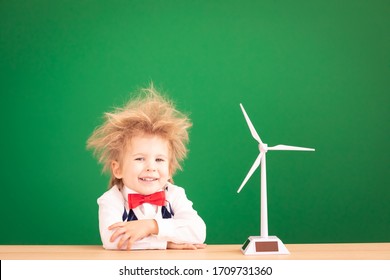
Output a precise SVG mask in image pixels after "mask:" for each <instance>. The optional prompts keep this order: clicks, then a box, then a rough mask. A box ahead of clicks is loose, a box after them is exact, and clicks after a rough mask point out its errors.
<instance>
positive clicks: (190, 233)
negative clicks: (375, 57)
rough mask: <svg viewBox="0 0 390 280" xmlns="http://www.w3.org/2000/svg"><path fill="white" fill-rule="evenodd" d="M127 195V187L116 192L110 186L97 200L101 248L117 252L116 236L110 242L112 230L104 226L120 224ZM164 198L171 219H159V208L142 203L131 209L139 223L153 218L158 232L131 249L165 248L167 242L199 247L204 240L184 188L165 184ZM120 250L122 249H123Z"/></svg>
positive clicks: (203, 233) (202, 223)
mask: <svg viewBox="0 0 390 280" xmlns="http://www.w3.org/2000/svg"><path fill="white" fill-rule="evenodd" d="M128 193H134V191H132V190H130V189H128V188H127V187H123V188H122V190H119V189H118V187H117V186H113V187H112V188H111V189H109V190H108V191H107V192H105V193H104V194H103V195H102V196H101V197H99V198H98V200H97V202H98V205H99V229H100V237H101V239H102V243H103V247H104V248H105V249H118V248H117V243H118V242H119V240H120V237H119V238H117V239H116V240H115V241H114V242H110V238H111V236H112V234H113V233H114V230H109V229H108V227H109V226H111V225H112V224H115V223H117V222H123V221H122V215H123V212H124V209H126V211H127V212H128V211H129V206H128V203H127V195H128ZM165 195H166V200H167V201H168V202H169V203H170V205H171V207H172V210H173V213H174V216H173V217H172V218H170V219H163V218H162V215H161V206H158V207H157V206H154V205H150V204H148V203H144V204H143V205H140V206H138V207H137V208H135V209H133V211H134V213H135V215H136V216H137V218H138V219H139V220H142V219H155V220H156V222H157V225H158V229H159V232H158V234H157V235H150V236H148V237H145V238H143V239H141V240H138V241H136V242H135V243H134V244H133V246H132V247H131V249H132V250H137V249H166V247H167V242H168V241H171V242H174V243H191V244H202V243H203V242H204V241H205V239H206V225H205V223H204V221H203V220H202V218H201V217H199V215H198V213H197V212H196V211H195V210H194V209H193V208H192V202H191V201H190V200H188V198H187V196H186V194H185V191H184V189H183V188H181V187H178V186H175V185H172V184H168V185H167V189H166V191H165ZM168 209H169V207H168ZM122 249H125V246H124V248H122Z"/></svg>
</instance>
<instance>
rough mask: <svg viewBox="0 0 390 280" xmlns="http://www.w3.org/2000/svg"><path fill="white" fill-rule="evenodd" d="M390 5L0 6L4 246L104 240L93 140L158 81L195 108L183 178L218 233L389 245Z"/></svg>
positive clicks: (228, 239) (229, 238) (226, 237)
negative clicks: (263, 171) (257, 165)
mask: <svg viewBox="0 0 390 280" xmlns="http://www.w3.org/2000/svg"><path fill="white" fill-rule="evenodd" d="M389 14H390V5H389V2H388V1H380V0H372V1H363V0H357V1H356V0H354V1H352V0H346V1H336V0H328V1H301V0H298V1H269V0H266V1H248V0H240V1H233V0H230V1H128V0H126V1H124V0H123V1H116V0H115V1H75V0H72V1H48V0H40V1H32V0H27V1H26V0H24V1H21V0H12V1H11V0H4V1H1V2H0V60H1V61H0V91H1V95H0V106H1V110H0V114H1V127H2V136H1V138H0V141H1V142H0V143H1V149H2V160H1V161H2V168H1V170H2V182H3V183H2V186H1V191H0V194H1V195H0V211H1V223H2V230H1V233H0V243H1V244H100V237H99V233H98V219H97V210H98V208H97V203H96V199H97V198H98V197H99V196H100V195H101V194H102V193H103V192H104V191H106V189H107V183H108V176H107V175H105V174H102V173H101V166H99V165H98V163H97V161H96V159H95V158H94V157H93V156H92V153H91V152H90V151H87V150H86V148H85V146H86V140H87V138H88V137H89V136H90V134H91V133H92V131H93V129H94V128H95V127H96V126H97V125H98V124H100V122H101V120H102V115H103V112H105V111H109V110H112V109H113V108H114V107H116V106H121V105H123V104H124V103H125V102H126V101H127V99H128V98H129V97H130V96H131V92H134V91H135V90H136V89H137V88H139V87H143V86H147V85H148V84H149V83H150V82H151V81H153V82H154V84H155V85H156V87H157V88H158V89H160V90H161V91H162V92H164V93H165V94H167V95H168V96H169V97H170V98H171V99H173V100H174V101H175V103H176V105H177V107H178V108H179V109H180V110H182V111H184V112H187V113H189V114H190V117H191V119H192V121H193V123H194V125H193V128H192V129H191V133H190V139H191V140H190V145H189V149H190V153H189V155H188V158H187V159H186V161H185V162H184V170H183V171H181V172H179V173H178V174H177V175H176V176H175V178H174V179H175V183H176V184H177V185H180V186H182V187H184V188H185V189H186V192H187V196H188V197H189V198H190V199H191V200H192V201H193V203H194V208H195V209H196V210H197V211H198V212H199V214H200V215H201V216H202V217H203V219H204V220H205V222H206V224H207V240H206V242H207V243H209V244H224V243H229V244H235V243H243V242H244V241H245V240H246V239H247V237H248V236H250V235H258V234H259V233H260V229H259V227H260V225H259V219H260V173H259V170H257V171H256V172H255V174H254V175H253V176H252V178H251V179H250V180H249V181H248V183H247V185H246V187H245V188H244V189H243V190H242V192H241V193H240V194H237V192H236V191H237V189H238V187H239V185H240V184H241V182H242V180H243V179H244V177H245V175H246V174H247V172H248V170H249V168H250V167H251V165H252V163H253V161H254V160H255V158H256V157H257V154H258V148H257V143H256V141H255V140H254V139H253V138H252V136H251V135H250V132H249V130H248V127H247V125H246V123H245V120H244V117H243V115H242V112H241V110H240V107H239V103H242V104H243V105H244V106H245V109H246V111H247V113H248V114H249V116H250V118H251V119H252V122H253V124H254V126H255V127H256V129H257V131H258V133H259V134H260V136H261V137H262V140H263V141H264V142H265V143H267V144H269V145H276V144H287V145H295V146H303V147H311V148H315V149H316V151H315V152H290V151H287V152H285V151H283V152H282V151H280V152H279V151H273V152H269V153H268V154H267V181H268V212H269V217H268V218H269V234H270V235H277V236H278V237H279V238H280V239H282V240H283V242H284V243H287V244H289V243H326V242H332V243H337V242H389V241H390V234H389V233H390V203H389V201H390V179H389V174H388V173H387V172H389V171H388V168H389V163H388V160H389V156H390V153H389V150H390V149H389V147H388V145H389V143H390V137H389V117H390V113H389V101H390V100H389V99H390V98H389V90H390V32H389V30H390V17H389Z"/></svg>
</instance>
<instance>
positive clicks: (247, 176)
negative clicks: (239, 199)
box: [237, 153, 263, 193]
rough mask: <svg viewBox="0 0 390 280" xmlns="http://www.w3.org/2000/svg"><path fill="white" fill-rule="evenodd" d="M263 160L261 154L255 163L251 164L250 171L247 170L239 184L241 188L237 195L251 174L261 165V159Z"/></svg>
mask: <svg viewBox="0 0 390 280" xmlns="http://www.w3.org/2000/svg"><path fill="white" fill-rule="evenodd" d="M262 158H263V153H260V154H259V155H258V156H257V158H256V160H255V162H254V163H253V165H252V167H251V169H250V170H249V172H248V174H247V175H246V177H245V179H244V181H243V182H242V183H241V186H240V187H239V189H238V191H237V193H239V192H240V191H241V189H242V188H243V187H244V186H245V184H246V182H248V180H249V178H250V177H251V176H252V174H253V172H255V170H256V168H257V167H259V165H260V163H261V159H262Z"/></svg>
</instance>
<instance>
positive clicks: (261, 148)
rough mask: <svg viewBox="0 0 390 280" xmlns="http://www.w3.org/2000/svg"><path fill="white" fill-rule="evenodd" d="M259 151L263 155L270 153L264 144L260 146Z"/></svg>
mask: <svg viewBox="0 0 390 280" xmlns="http://www.w3.org/2000/svg"><path fill="white" fill-rule="evenodd" d="M259 150H260V152H262V153H266V152H267V151H268V145H267V144H265V143H263V144H259Z"/></svg>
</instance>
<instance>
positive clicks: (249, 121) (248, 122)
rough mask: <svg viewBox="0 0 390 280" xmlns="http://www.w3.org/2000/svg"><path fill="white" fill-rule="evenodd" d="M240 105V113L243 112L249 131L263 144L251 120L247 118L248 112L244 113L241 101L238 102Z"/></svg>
mask: <svg viewBox="0 0 390 280" xmlns="http://www.w3.org/2000/svg"><path fill="white" fill-rule="evenodd" d="M240 107H241V110H242V113H243V114H244V117H245V120H246V123H247V124H248V126H249V130H250V131H251V133H252V136H253V138H255V139H256V140H257V142H259V143H260V144H263V142H262V141H261V139H260V136H259V135H258V134H257V132H256V129H255V127H254V126H253V124H252V122H251V120H250V119H249V117H248V114H247V113H246V111H245V109H244V106H242V104H241V103H240Z"/></svg>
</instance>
